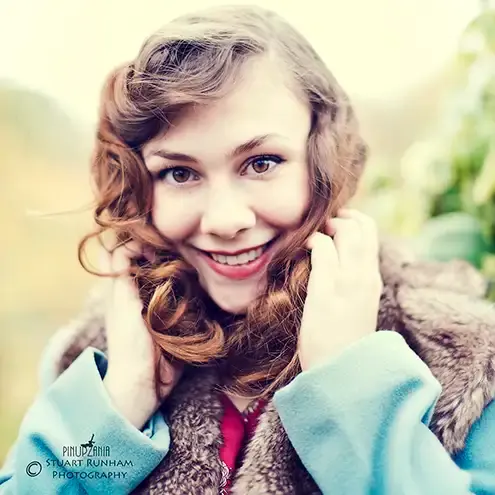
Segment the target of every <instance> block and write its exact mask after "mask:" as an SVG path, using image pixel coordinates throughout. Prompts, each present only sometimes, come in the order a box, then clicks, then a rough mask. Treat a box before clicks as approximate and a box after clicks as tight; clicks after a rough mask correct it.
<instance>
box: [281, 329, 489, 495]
mask: <svg viewBox="0 0 495 495" xmlns="http://www.w3.org/2000/svg"><path fill="white" fill-rule="evenodd" d="M440 392H441V387H440V384H439V383H438V381H437V380H436V379H435V378H434V376H433V375H432V373H431V372H430V370H429V369H428V367H427V366H426V365H425V364H424V363H423V362H422V361H421V360H420V358H419V357H418V356H417V355H416V354H415V353H414V352H413V351H412V350H411V349H410V348H409V347H408V346H407V344H406V342H405V341H404V339H403V338H402V337H401V336H400V335H399V334H397V333H396V332H388V331H382V332H377V333H375V334H373V335H370V336H368V337H366V338H364V339H362V340H361V341H359V342H357V343H356V344H354V345H352V346H350V347H349V348H348V349H346V350H345V351H344V352H342V353H341V354H340V355H339V356H337V357H335V358H333V359H332V360H330V361H329V362H327V363H324V364H321V365H320V366H317V367H315V368H313V369H310V370H308V371H305V372H303V373H301V374H300V375H298V377H296V378H295V379H294V380H293V381H292V382H291V383H290V384H289V385H287V386H286V387H284V388H283V389H281V390H279V391H278V392H277V393H276V394H275V397H274V402H275V406H276V408H277V411H278V413H279V415H280V418H281V421H282V423H283V425H284V429H285V430H286V432H287V434H288V436H289V439H290V441H291V443H292V444H293V446H294V448H295V450H296V452H297V454H298V455H299V457H300V459H301V461H302V463H303V464H304V466H305V467H306V469H307V470H308V472H309V473H310V474H311V475H312V477H313V479H314V480H315V482H316V483H317V485H318V486H319V488H320V489H321V491H322V492H323V493H324V494H331V495H339V494H342V495H344V494H349V493H352V494H353V495H365V494H371V493H372V494H376V495H412V494H414V495H416V494H425V495H427V494H428V495H429V494H435V495H467V494H476V495H495V448H494V447H493V446H494V445H495V402H492V403H491V404H490V405H488V406H487V407H486V408H485V411H484V413H483V415H482V417H481V419H480V420H479V421H478V423H477V424H476V425H475V426H474V427H473V428H472V431H471V432H470V436H469V438H468V440H467V443H466V446H465V449H464V450H463V451H462V452H461V453H460V454H459V455H458V456H456V458H452V457H451V456H450V455H449V454H448V453H447V451H446V450H445V448H444V447H443V445H442V444H441V443H440V442H439V440H438V439H437V438H436V436H435V435H434V434H433V433H432V432H431V430H430V429H429V428H428V424H429V422H430V420H431V416H432V414H433V410H434V407H435V404H436V401H437V399H438V396H439V395H440Z"/></svg>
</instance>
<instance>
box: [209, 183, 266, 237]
mask: <svg viewBox="0 0 495 495" xmlns="http://www.w3.org/2000/svg"><path fill="white" fill-rule="evenodd" d="M217 191H218V190H217ZM243 196H244V195H243V194H242V193H240V192H238V191H234V190H228V191H226V190H223V191H222V192H216V193H214V194H211V195H210V197H209V199H208V202H207V204H206V205H205V208H204V210H203V214H202V217H201V226H200V230H201V233H202V234H210V235H216V236H218V237H223V238H225V239H232V238H234V237H235V236H236V235H237V234H238V233H239V232H241V231H243V230H246V229H250V228H252V227H254V226H255V224H256V215H255V213H254V211H253V210H252V208H251V207H250V205H249V204H248V202H247V201H246V198H244V197H243Z"/></svg>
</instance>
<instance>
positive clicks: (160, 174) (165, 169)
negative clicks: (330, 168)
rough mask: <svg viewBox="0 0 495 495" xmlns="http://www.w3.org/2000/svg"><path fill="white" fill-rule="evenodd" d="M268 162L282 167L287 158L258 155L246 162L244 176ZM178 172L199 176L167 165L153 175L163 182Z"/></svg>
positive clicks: (192, 171) (190, 171)
mask: <svg viewBox="0 0 495 495" xmlns="http://www.w3.org/2000/svg"><path fill="white" fill-rule="evenodd" d="M263 161H265V162H268V161H271V162H274V163H275V164H277V165H280V164H282V163H284V162H285V161H286V159H285V158H282V157H281V156H279V155H257V156H253V157H252V158H249V159H248V160H246V162H244V165H243V167H242V169H241V170H242V172H243V174H244V173H245V171H246V169H247V168H248V167H250V166H252V165H253V164H256V162H263ZM174 170H175V171H178V170H181V171H187V172H189V173H190V174H191V176H193V177H197V176H198V173H197V172H195V171H194V170H192V169H190V168H188V167H184V166H181V165H165V166H163V167H162V168H161V169H160V170H158V171H157V172H155V173H154V174H153V176H154V178H155V180H158V181H163V180H164V179H165V178H166V177H167V176H168V175H170V174H171V173H172V172H173V171H174ZM266 173H267V172H260V173H258V174H256V175H260V176H262V175H265V174H266ZM187 182H190V181H185V182H183V184H185V183H187ZM177 184H180V182H177Z"/></svg>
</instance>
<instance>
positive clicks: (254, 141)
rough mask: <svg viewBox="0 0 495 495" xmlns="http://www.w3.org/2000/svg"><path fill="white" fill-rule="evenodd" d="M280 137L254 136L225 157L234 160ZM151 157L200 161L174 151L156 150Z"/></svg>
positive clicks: (276, 135) (274, 135)
mask: <svg viewBox="0 0 495 495" xmlns="http://www.w3.org/2000/svg"><path fill="white" fill-rule="evenodd" d="M277 137H280V136H279V135H278V134H263V135H261V136H255V137H253V138H251V139H249V140H248V141H246V142H245V143H242V144H239V145H237V146H236V147H235V148H234V149H233V150H232V151H231V152H230V153H228V154H227V157H228V158H229V159H232V158H236V157H237V156H239V155H242V154H244V153H248V152H249V151H252V150H253V149H255V148H258V147H259V146H261V145H262V144H264V143H265V142H266V141H268V140H269V139H273V138H277ZM152 156H159V157H161V158H165V159H166V160H170V161H179V162H183V163H184V162H185V163H199V161H200V160H198V159H197V158H195V157H193V156H191V155H186V154H185V153H178V152H176V151H169V150H166V149H160V150H156V151H154V152H153V153H151V154H150V158H151V157H152Z"/></svg>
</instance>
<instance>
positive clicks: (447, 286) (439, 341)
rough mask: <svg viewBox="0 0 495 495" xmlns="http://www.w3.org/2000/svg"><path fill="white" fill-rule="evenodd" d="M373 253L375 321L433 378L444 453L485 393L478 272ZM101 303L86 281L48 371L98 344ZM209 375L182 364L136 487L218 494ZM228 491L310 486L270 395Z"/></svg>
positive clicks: (491, 334) (494, 358) (252, 494)
mask: <svg viewBox="0 0 495 495" xmlns="http://www.w3.org/2000/svg"><path fill="white" fill-rule="evenodd" d="M380 262H381V273H382V278H383V281H384V290H383V294H382V298H381V305H380V312H379V318H378V321H379V324H378V329H386V330H394V331H397V332H399V333H400V334H401V335H403V337H404V338H405V340H406V341H407V343H408V345H409V346H410V347H411V348H412V349H413V350H414V351H415V352H416V353H417V354H418V355H419V357H420V358H421V359H422V360H423V361H424V362H425V363H426V364H427V365H428V366H429V368H430V370H431V371H432V373H433V374H434V375H435V377H436V378H437V379H438V381H439V382H440V384H441V385H442V394H441V396H440V398H439V400H438V403H437V405H436V407H435V411H434V415H433V419H432V422H431V425H430V428H431V430H432V431H433V432H434V433H435V434H436V436H437V437H438V438H439V440H440V442H441V443H442V444H443V445H444V447H445V448H446V450H447V451H448V452H449V453H450V454H454V453H455V452H457V451H459V450H461V449H462V448H463V446H464V443H465V440H466V437H467V434H468V432H469V430H470V428H471V426H472V425H473V423H474V422H475V421H476V420H477V419H478V418H479V417H480V415H481V413H482V411H483V409H484V407H485V406H486V405H487V404H488V402H490V401H491V400H492V399H493V397H494V395H495V308H494V307H493V305H491V304H490V303H488V302H487V301H484V300H483V296H484V294H485V292H486V284H485V281H484V279H483V278H482V277H481V275H480V274H479V273H478V272H477V271H476V270H474V269H473V268H472V267H471V266H470V265H468V264H467V263H465V262H461V261H455V262H450V263H445V264H443V263H432V262H421V261H417V260H415V259H414V258H413V257H412V256H411V255H410V254H409V253H407V252H406V251H405V250H404V249H403V248H401V247H398V245H397V244H395V243H388V242H384V243H382V248H381V260H380ZM103 310H104V302H103V298H102V297H101V294H99V291H98V290H96V291H94V292H93V294H92V297H90V299H89V301H88V304H87V306H86V309H85V310H84V312H82V313H81V315H80V316H79V317H78V318H77V319H76V320H74V321H73V322H72V323H71V324H69V325H68V326H67V327H66V328H64V329H63V330H61V331H60V332H58V333H57V334H56V335H55V336H54V337H53V338H52V340H51V341H50V343H49V346H48V351H47V354H48V356H49V358H48V359H49V361H50V362H51V365H52V370H53V375H54V377H55V376H57V375H58V374H60V373H61V372H63V371H64V370H65V369H66V368H67V367H68V366H69V365H70V364H71V363H72V361H73V360H74V359H75V358H76V357H77V356H78V355H79V354H80V353H81V352H82V351H83V350H84V349H85V348H86V347H88V346H93V347H96V348H99V349H101V350H103V351H105V349H106V341H105V328H104V321H103ZM377 366H379V363H377ZM215 382H216V380H215V375H214V373H213V372H208V371H205V370H202V371H201V373H199V372H193V371H191V372H188V373H186V374H185V376H184V377H183V379H182V380H181V382H180V383H179V384H178V386H177V387H176V388H175V389H174V392H173V393H172V395H171V396H170V397H169V398H168V399H167V400H166V401H165V403H164V404H163V406H162V407H163V408H164V412H165V413H166V415H167V418H168V422H169V425H170V429H171V437H172V447H171V450H170V452H169V454H168V455H167V456H166V458H165V459H164V460H163V462H162V463H161V464H160V465H159V466H158V467H157V468H156V469H155V470H154V471H153V472H152V473H151V474H150V476H149V477H148V478H147V479H146V480H145V481H144V482H143V483H142V484H141V486H140V487H139V488H138V489H137V490H136V493H155V494H184V495H186V494H187V495H190V494H202V495H209V494H212V495H213V494H217V493H218V487H219V486H220V480H221V476H222V465H221V463H220V460H219V457H218V448H219V446H220V445H221V441H222V439H221V433H220V421H221V414H222V409H221V404H220V402H219V399H218V397H217V396H216V394H215V393H214V389H213V387H214V385H215ZM233 493H235V494H238V495H240V494H242V495H259V494H289V493H290V494H304V495H306V494H313V493H320V492H319V490H318V488H317V487H316V484H315V483H314V481H313V480H312V479H311V477H310V475H309V474H308V473H307V471H306V470H305V469H304V467H303V466H302V464H301V463H300V460H299V458H298V457H297V454H296V452H295V451H294V449H293V448H292V446H291V444H290V441H289V439H288V437H287V435H286V433H285V431H284V429H283V427H282V424H281V422H280V419H279V417H278V415H277V412H276V410H275V408H274V406H273V403H271V402H270V403H269V404H268V405H267V407H266V410H265V412H264V413H263V414H262V416H261V417H260V422H259V424H258V427H257V429H256V433H255V436H254V438H253V439H252V441H251V442H250V444H249V445H248V448H247V453H246V456H245V459H244V462H243V464H242V466H241V468H240V469H239V471H238V473H237V477H236V481H235V485H234V488H233Z"/></svg>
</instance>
